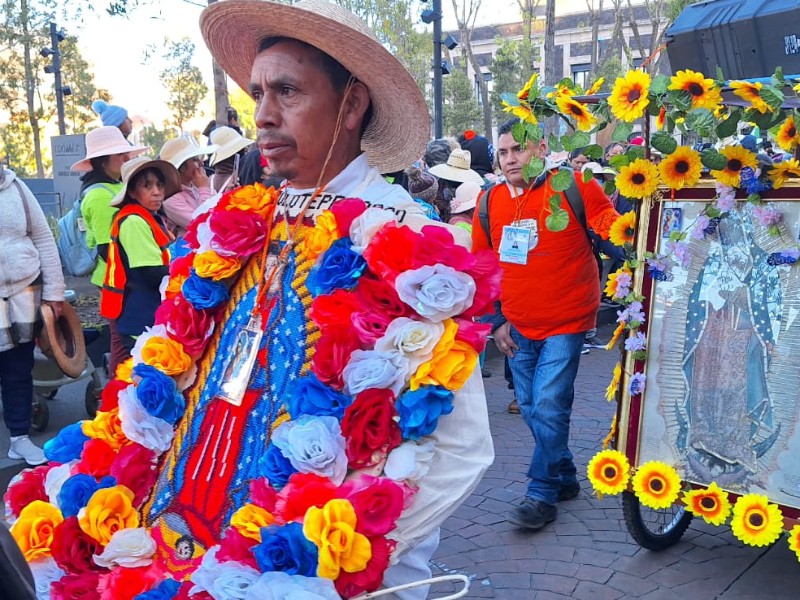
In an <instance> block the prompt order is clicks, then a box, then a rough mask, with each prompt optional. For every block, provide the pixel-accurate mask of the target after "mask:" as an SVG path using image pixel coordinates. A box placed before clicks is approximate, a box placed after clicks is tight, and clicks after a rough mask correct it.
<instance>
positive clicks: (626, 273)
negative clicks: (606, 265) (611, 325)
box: [604, 263, 633, 327]
mask: <svg viewBox="0 0 800 600" xmlns="http://www.w3.org/2000/svg"><path fill="white" fill-rule="evenodd" d="M626 264H627V263H626ZM620 277H625V278H627V282H628V285H630V280H631V277H633V271H631V270H630V269H629V268H628V267H620V268H619V269H617V270H616V271H614V272H613V273H609V274H608V278H607V279H606V287H605V290H604V291H605V294H606V296H609V297H611V298H615V297H617V296H616V294H617V287H618V286H617V279H619V278H620ZM620 325H622V326H623V327H624V326H625V324H624V323H620Z"/></svg>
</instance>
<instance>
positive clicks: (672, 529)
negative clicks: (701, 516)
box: [622, 492, 692, 552]
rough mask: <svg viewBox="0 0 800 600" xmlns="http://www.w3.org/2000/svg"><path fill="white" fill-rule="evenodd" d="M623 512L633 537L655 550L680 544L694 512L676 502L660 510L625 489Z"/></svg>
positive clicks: (644, 545) (641, 544)
mask: <svg viewBox="0 0 800 600" xmlns="http://www.w3.org/2000/svg"><path fill="white" fill-rule="evenodd" d="M622 514H623V515H624V516H625V525H626V526H627V528H628V533H630V534H631V537H632V538H633V539H634V540H636V542H637V543H638V544H639V545H640V546H641V547H642V548H647V549H648V550H652V551H654V552H660V551H661V550H666V549H667V548H669V547H670V546H674V545H675V544H677V543H678V541H680V539H681V537H682V536H683V534H684V533H685V532H686V529H687V528H688V527H689V523H691V522H692V513H690V512H689V511H687V510H686V508H685V507H683V506H680V505H677V504H673V505H672V506H670V507H669V508H664V509H660V510H655V509H652V508H648V507H646V506H644V505H643V504H642V503H641V502H639V499H638V498H637V497H636V494H634V493H633V492H623V493H622Z"/></svg>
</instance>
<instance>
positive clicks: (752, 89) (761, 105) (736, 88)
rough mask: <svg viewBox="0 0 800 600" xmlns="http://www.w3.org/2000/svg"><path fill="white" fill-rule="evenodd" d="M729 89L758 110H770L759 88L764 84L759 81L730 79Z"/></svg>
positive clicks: (761, 111)
mask: <svg viewBox="0 0 800 600" xmlns="http://www.w3.org/2000/svg"><path fill="white" fill-rule="evenodd" d="M730 85H731V89H732V90H733V93H734V94H736V95H737V96H739V98H741V99H742V100H745V101H747V102H749V103H750V105H751V106H752V107H753V108H754V109H755V110H757V111H758V112H760V113H761V114H764V113H765V112H767V111H770V112H772V108H770V106H769V104H767V103H766V102H764V99H763V98H762V97H761V88H763V87H764V85H763V84H762V83H761V82H760V81H754V82H752V83H751V82H749V81H731V84H730Z"/></svg>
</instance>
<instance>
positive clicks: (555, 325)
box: [472, 121, 619, 530]
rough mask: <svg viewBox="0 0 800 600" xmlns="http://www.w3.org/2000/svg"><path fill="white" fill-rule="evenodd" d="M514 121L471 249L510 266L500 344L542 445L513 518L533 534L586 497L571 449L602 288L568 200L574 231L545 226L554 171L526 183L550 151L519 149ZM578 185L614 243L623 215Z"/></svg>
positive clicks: (591, 218) (590, 221) (498, 325)
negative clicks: (583, 360)
mask: <svg viewBox="0 0 800 600" xmlns="http://www.w3.org/2000/svg"><path fill="white" fill-rule="evenodd" d="M514 122H515V121H510V122H508V123H506V124H505V125H503V126H502V127H501V128H500V130H499V131H498V134H499V137H498V146H497V155H498V159H499V163H500V168H501V170H502V171H503V175H505V179H506V181H505V183H501V184H498V185H497V186H495V187H494V188H492V189H491V190H489V191H488V192H487V193H488V194H489V197H488V217H489V219H488V221H489V227H488V234H489V235H488V236H487V234H486V231H485V230H484V227H483V226H482V224H481V219H480V211H476V213H475V217H474V221H473V228H472V243H473V249H474V250H479V249H482V248H488V247H491V248H494V250H495V251H496V252H498V254H499V256H500V265H501V267H502V269H503V280H502V284H501V291H500V301H501V310H500V312H498V314H497V315H495V317H496V320H495V321H494V323H493V330H494V340H495V343H496V344H497V347H498V348H499V349H500V351H501V352H502V353H503V354H505V355H506V356H508V358H509V364H510V366H511V371H512V373H513V375H514V389H515V391H516V396H517V400H518V401H519V405H520V409H521V411H522V416H523V418H524V419H525V422H526V423H527V424H528V427H530V429H531V432H532V433H533V439H534V442H535V448H534V451H533V457H532V459H531V465H530V468H529V470H528V477H529V478H530V483H529V485H528V490H527V493H526V495H525V498H524V499H523V501H522V503H521V504H520V505H519V506H517V507H515V508H514V509H513V510H512V511H511V514H510V516H509V521H510V522H511V523H513V524H515V525H517V526H519V527H524V528H527V529H534V530H535V529H541V528H542V527H544V526H545V525H546V524H547V523H549V522H551V521H553V520H555V518H556V514H557V509H556V502H558V501H559V500H569V499H571V498H574V497H575V496H577V495H578V493H579V492H580V486H579V484H578V480H577V477H576V469H575V464H574V462H573V460H572V453H571V452H570V450H569V447H568V440H569V421H570V414H571V412H572V400H573V397H574V382H575V376H576V374H577V372H578V363H579V361H580V356H581V350H582V349H583V339H584V334H585V332H586V331H587V330H588V329H590V328H592V327H594V323H595V316H596V312H597V307H598V305H599V303H600V286H599V284H598V280H597V263H596V262H595V258H594V255H593V252H592V247H591V243H590V242H589V238H588V234H587V231H586V225H584V224H582V223H581V222H579V220H578V218H577V217H576V216H575V214H574V213H573V211H572V209H571V207H570V204H569V202H568V201H567V198H566V196H565V195H564V194H563V193H562V194H561V195H562V202H561V205H562V208H563V209H564V210H566V211H567V212H568V213H569V224H568V225H567V228H566V229H564V230H563V231H558V232H553V231H549V230H548V229H547V227H546V226H545V219H546V218H547V216H548V214H549V211H550V208H549V199H550V197H551V196H552V195H553V194H554V191H553V189H552V187H551V185H550V178H551V175H552V174H553V173H555V172H556V169H555V166H554V165H550V164H549V163H546V167H547V168H546V169H545V172H544V173H543V174H542V175H540V176H539V177H538V178H536V179H535V180H532V181H530V182H526V181H525V180H524V178H523V176H522V172H523V167H524V166H525V165H526V164H527V163H528V162H529V161H530V159H531V158H532V157H533V156H536V157H539V158H541V159H543V160H546V158H545V157H546V154H547V144H546V142H545V141H544V139H543V140H542V141H541V142H539V143H536V144H534V143H533V142H531V141H529V142H528V144H527V146H526V147H522V146H521V145H520V144H519V143H518V142H517V141H516V140H515V139H514V137H513V135H512V134H511V127H512V126H513V124H514ZM575 185H576V187H577V190H578V191H579V192H580V196H581V198H582V199H583V206H584V211H583V212H584V213H585V219H586V221H587V225H588V226H589V227H591V228H592V229H594V231H595V232H597V233H598V234H599V235H600V236H601V237H603V238H607V237H608V231H609V228H610V226H611V224H612V223H613V222H614V220H615V219H616V218H617V217H618V216H619V215H618V214H617V212H616V211H615V210H614V208H613V206H612V205H611V202H610V201H609V199H608V197H607V196H606V195H605V194H604V193H603V190H602V188H601V187H600V186H599V184H598V183H597V182H596V181H594V180H593V179H592V180H590V181H589V182H588V183H584V182H583V178H582V177H581V175H580V174H579V173H576V174H575Z"/></svg>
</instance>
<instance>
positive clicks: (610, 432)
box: [603, 413, 617, 450]
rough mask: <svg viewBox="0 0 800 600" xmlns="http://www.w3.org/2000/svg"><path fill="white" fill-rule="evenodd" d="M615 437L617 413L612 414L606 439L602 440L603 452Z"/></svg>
mask: <svg viewBox="0 0 800 600" xmlns="http://www.w3.org/2000/svg"><path fill="white" fill-rule="evenodd" d="M616 435H617V413H614V418H613V419H611V427H609V428H608V433H607V434H606V437H604V438H603V450H606V449H607V448H608V447H609V446H610V445H611V441H612V440H613V439H614V438H615V437H616Z"/></svg>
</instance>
